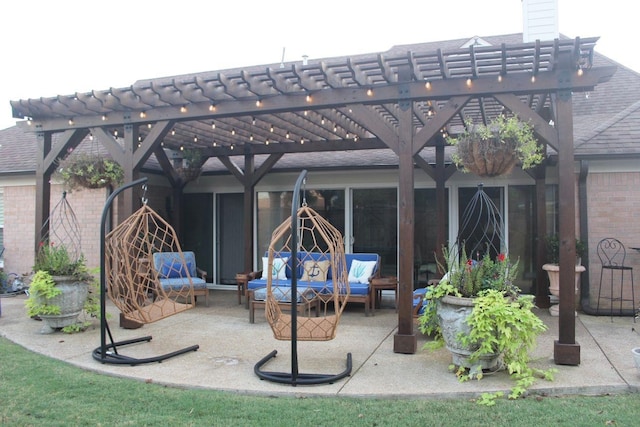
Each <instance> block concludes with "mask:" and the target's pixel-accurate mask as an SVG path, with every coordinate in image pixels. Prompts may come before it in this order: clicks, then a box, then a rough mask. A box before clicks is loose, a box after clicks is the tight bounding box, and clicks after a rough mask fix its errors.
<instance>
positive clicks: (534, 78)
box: [531, 74, 536, 83]
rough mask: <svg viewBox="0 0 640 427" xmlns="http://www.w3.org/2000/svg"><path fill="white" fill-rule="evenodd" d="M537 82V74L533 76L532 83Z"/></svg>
mask: <svg viewBox="0 0 640 427" xmlns="http://www.w3.org/2000/svg"><path fill="white" fill-rule="evenodd" d="M535 82H536V76H535V74H534V75H533V76H531V83H535Z"/></svg>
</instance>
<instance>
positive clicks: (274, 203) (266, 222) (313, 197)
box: [256, 190, 345, 268]
mask: <svg viewBox="0 0 640 427" xmlns="http://www.w3.org/2000/svg"><path fill="white" fill-rule="evenodd" d="M292 196H293V192H292V191H260V192H258V194H257V198H258V202H257V206H258V214H257V217H258V241H257V251H256V252H257V257H258V260H260V259H261V258H262V255H263V254H264V253H265V252H266V251H267V250H268V249H269V244H270V243H271V233H272V232H273V230H274V229H275V228H276V227H278V226H279V225H280V224H282V222H283V221H284V220H286V219H287V218H289V216H290V215H291V200H292ZM304 198H305V200H306V202H307V205H309V207H311V208H312V209H313V210H314V211H316V212H318V213H319V214H320V215H322V217H323V218H325V219H326V220H327V221H329V222H330V223H331V225H333V226H334V227H336V228H337V229H338V230H339V231H340V233H342V235H343V236H344V229H345V228H344V190H306V191H305V194H304ZM300 202H303V200H300ZM302 239H303V243H304V242H305V240H304V239H305V236H302ZM258 268H262V266H261V265H260V263H258Z"/></svg>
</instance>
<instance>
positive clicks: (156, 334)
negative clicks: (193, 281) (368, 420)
mask: <svg viewBox="0 0 640 427" xmlns="http://www.w3.org/2000/svg"><path fill="white" fill-rule="evenodd" d="M25 299H26V296H25V295H20V296H16V297H10V298H2V299H1V301H0V303H1V304H2V316H1V317H0V335H1V336H3V337H6V338H8V339H9V340H11V341H13V342H15V343H17V344H19V345H21V346H23V347H25V348H27V349H29V350H32V351H34V352H37V353H41V354H43V355H46V356H49V357H53V358H56V359H60V360H63V361H65V362H68V363H70V364H72V365H75V366H78V367H81V368H83V369H87V370H91V371H96V372H100V373H104V374H108V375H114V376H121V377H130V378H135V379H138V380H142V381H148V382H154V383H157V384H165V385H170V386H176V387H188V388H207V389H215V390H226V391H233V392H239V393H250V394H264V395H297V396H301V395H306V396H311V395H317V396H353V397H396V398H398V397H422V398H455V397H471V396H476V395H478V394H479V393H481V392H488V391H498V390H503V391H508V390H509V389H510V388H511V387H512V386H513V382H512V381H511V380H510V378H509V376H508V375H507V374H506V373H505V372H498V373H494V374H491V375H486V376H485V377H484V378H483V379H482V380H481V381H469V382H466V383H460V382H458V380H457V379H456V377H455V375H454V374H452V373H450V372H449V371H448V365H449V364H450V363H451V356H450V354H449V352H448V351H447V350H446V349H440V350H436V351H429V350H423V349H422V345H423V344H424V343H425V342H426V341H427V340H428V339H429V338H427V337H424V336H422V335H421V334H419V333H418V334H419V335H418V348H419V350H418V352H416V354H410V355H406V354H397V353H394V352H393V336H394V334H395V333H396V328H397V313H396V312H395V310H394V309H393V298H392V297H391V296H384V298H383V306H382V308H381V309H378V310H376V311H375V316H369V317H365V315H364V309H363V307H362V305H360V304H351V305H349V306H348V307H347V309H346V310H345V313H343V315H342V318H341V321H340V325H339V327H338V333H337V337H336V338H335V339H334V340H332V341H326V342H298V346H297V349H298V365H299V372H300V373H320V374H336V373H339V372H341V371H343V370H344V368H345V363H346V357H347V353H351V354H352V357H353V370H352V373H351V375H350V376H348V377H346V378H344V379H341V380H339V381H336V382H335V383H333V384H323V385H313V386H307V385H298V386H296V387H293V386H291V385H287V384H279V383H274V382H271V381H263V380H260V379H259V378H258V377H257V376H256V374H255V373H254V365H255V364H256V363H257V362H258V361H259V360H260V359H262V358H263V357H265V356H266V355H267V354H269V353H270V352H271V351H273V350H277V351H278V354H277V357H275V358H274V359H272V360H271V361H269V362H268V363H267V364H266V365H265V366H264V368H263V369H264V370H268V371H276V372H290V371H291V350H292V349H291V343H290V342H288V341H278V340H275V339H274V338H273V334H272V332H271V329H270V327H269V325H268V323H267V322H266V320H265V318H264V315H263V312H258V313H256V322H255V323H254V324H250V323H249V312H248V310H246V309H245V307H244V305H238V301H237V297H236V293H235V291H233V292H232V291H227V290H212V291H211V294H210V297H209V307H205V306H204V304H203V303H199V304H198V305H197V307H196V308H194V309H192V310H188V311H186V312H183V313H180V314H177V315H174V316H171V317H168V318H166V319H163V320H160V321H158V322H155V323H152V324H148V325H144V326H143V327H142V328H140V329H135V330H126V329H122V328H120V327H119V326H118V320H117V319H118V311H117V309H115V307H114V306H113V305H112V304H111V303H110V302H109V303H108V304H107V311H108V312H109V313H110V314H111V317H110V320H109V325H110V328H111V332H112V334H113V338H114V340H115V341H122V340H126V339H131V338H138V337H142V336H147V335H150V336H152V337H153V339H152V340H151V341H150V342H149V343H142V344H135V345H130V346H125V347H119V348H118V351H119V353H120V354H124V355H126V356H132V357H138V358H144V357H153V356H157V355H161V354H165V353H169V352H172V351H175V350H179V349H182V348H185V347H188V346H191V345H195V344H197V345H199V349H198V351H195V352H189V353H186V354H183V355H179V356H177V357H174V358H171V359H168V360H165V361H164V362H162V363H151V364H143V365H137V366H129V365H112V364H102V363H100V362H98V361H96V360H94V359H93V357H92V351H93V350H94V349H95V348H97V347H99V346H100V328H99V322H98V321H97V320H96V321H95V326H94V327H92V328H90V329H89V330H87V331H85V332H83V333H80V334H72V335H69V334H62V333H60V332H56V333H54V334H49V335H44V334H41V333H40V332H39V331H40V329H41V327H42V323H41V322H38V321H35V320H32V319H29V318H28V317H27V315H26V310H25V308H24V301H25ZM537 312H538V315H539V316H540V317H541V318H542V319H543V320H544V322H545V323H546V324H547V325H548V327H549V329H548V331H547V332H546V333H545V334H544V335H543V336H541V337H540V338H539V339H538V346H537V348H536V350H535V351H534V352H533V358H534V364H535V366H536V367H539V368H542V369H546V368H556V369H557V373H556V374H555V379H554V381H551V382H549V381H544V380H538V381H537V382H536V384H535V385H534V386H533V387H532V388H531V391H532V392H535V393H541V394H547V395H566V394H582V395H597V394H604V393H626V392H638V391H639V390H640V373H639V371H638V370H637V369H636V367H635V365H634V361H633V358H632V355H631V349H632V348H633V347H640V334H639V333H638V330H640V322H638V323H634V322H633V319H632V318H630V317H614V318H613V320H612V319H611V318H609V317H595V316H588V315H585V314H582V313H579V314H578V317H577V318H576V341H577V343H578V344H579V345H580V351H581V363H580V365H579V366H558V365H555V364H554V363H553V342H554V340H556V339H557V338H558V318H557V317H551V316H550V315H549V314H548V311H547V310H537ZM109 342H110V341H107V343H109Z"/></svg>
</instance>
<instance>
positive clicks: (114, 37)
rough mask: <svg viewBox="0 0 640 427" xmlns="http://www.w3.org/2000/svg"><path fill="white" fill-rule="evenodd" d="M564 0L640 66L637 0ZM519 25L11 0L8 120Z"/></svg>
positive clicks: (397, 12)
mask: <svg viewBox="0 0 640 427" xmlns="http://www.w3.org/2000/svg"><path fill="white" fill-rule="evenodd" d="M557 1H558V22H559V30H560V33H561V34H563V35H565V36H568V37H572V38H573V37H594V36H595V37H600V40H599V41H598V43H597V45H596V51H597V52H599V53H601V54H604V55H606V56H608V57H609V58H611V59H613V60H614V61H616V62H618V63H620V64H622V65H624V66H626V67H629V68H631V69H633V70H635V71H638V72H640V55H632V54H631V55H630V54H629V53H633V52H634V50H633V49H630V48H631V43H632V40H633V38H634V35H633V34H634V33H635V31H634V30H633V29H634V28H636V26H637V25H638V24H637V18H636V14H635V11H632V10H630V9H631V5H634V4H635V2H632V1H629V0H607V1H606V2H587V1H584V0H557ZM598 3H599V4H601V5H606V8H597V7H594V6H592V5H595V4H598ZM522 28H523V20H522V2H521V0H447V1H435V0H394V1H391V2H382V3H377V4H374V2H371V1H370V0H369V1H360V0H340V1H336V0H323V1H319V2H310V1H305V0H273V1H265V0H245V1H239V2H237V3H236V2H235V1H226V2H222V1H219V0H209V1H207V0H180V1H171V0H164V1H158V0H151V1H148V0H126V1H124V0H108V1H100V2H97V1H92V0H56V1H51V0H31V1H29V2H22V1H18V0H3V1H2V3H1V4H0V52H1V54H2V56H1V58H2V60H1V63H2V64H3V65H2V66H0V69H1V70H2V71H1V74H0V129H5V128H7V127H10V126H13V125H14V124H15V123H16V120H17V119H14V118H12V113H11V106H10V104H9V101H11V100H19V99H28V98H40V97H52V96H56V95H71V94H74V93H75V92H89V91H91V90H105V89H109V88H110V87H118V88H120V87H127V86H130V85H131V84H133V83H134V82H135V81H137V80H141V79H149V78H157V77H166V76H173V75H180V74H189V73H195V72H201V71H212V70H223V69H227V68H238V67H242V66H250V65H261V64H273V63H279V62H280V61H281V59H282V57H283V55H284V60H285V61H301V60H302V56H303V55H308V57H309V58H310V59H319V58H330V57H334V56H346V55H357V54H362V53H371V52H383V51H386V50H388V49H389V48H391V47H392V46H395V45H402V44H412V43H423V42H435V41H439V40H450V39H466V38H472V37H474V36H480V37H483V36H492V35H500V34H513V33H521V32H522ZM636 51H637V50H636Z"/></svg>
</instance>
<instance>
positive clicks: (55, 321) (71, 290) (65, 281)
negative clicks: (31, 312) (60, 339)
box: [39, 276, 89, 334]
mask: <svg viewBox="0 0 640 427" xmlns="http://www.w3.org/2000/svg"><path fill="white" fill-rule="evenodd" d="M53 281H54V282H56V287H57V288H58V289H60V290H61V291H62V293H61V294H60V295H57V296H55V297H53V298H51V299H49V300H48V301H47V304H49V305H57V306H59V307H60V314H46V315H44V314H41V315H39V317H40V318H41V319H42V321H43V322H44V325H43V328H42V330H41V331H40V332H41V333H43V334H47V333H52V332H54V331H55V330H56V329H60V328H64V327H65V326H69V325H73V324H74V323H76V321H77V320H78V316H79V315H80V313H82V310H83V309H84V303H85V301H86V300H87V296H88V295H89V284H88V283H86V282H81V281H78V280H77V279H75V278H74V277H72V276H53Z"/></svg>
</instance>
